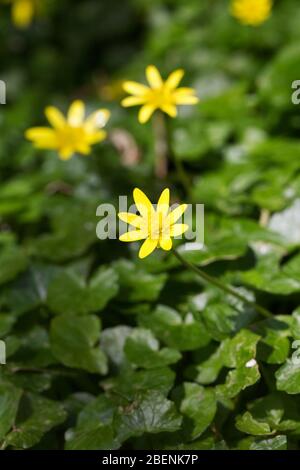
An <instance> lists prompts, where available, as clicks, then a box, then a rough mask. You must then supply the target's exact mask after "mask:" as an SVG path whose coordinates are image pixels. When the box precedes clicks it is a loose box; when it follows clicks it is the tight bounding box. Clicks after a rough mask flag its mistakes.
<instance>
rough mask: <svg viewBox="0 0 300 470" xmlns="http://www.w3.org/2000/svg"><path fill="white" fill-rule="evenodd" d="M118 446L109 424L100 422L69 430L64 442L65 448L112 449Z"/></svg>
mask: <svg viewBox="0 0 300 470" xmlns="http://www.w3.org/2000/svg"><path fill="white" fill-rule="evenodd" d="M119 447H120V445H119V444H118V443H117V441H116V439H115V438H114V433H113V429H112V427H111V425H106V424H102V423H98V424H94V425H88V426H86V427H83V428H80V429H78V430H75V431H69V433H68V437H67V442H66V450H114V449H118V448H119Z"/></svg>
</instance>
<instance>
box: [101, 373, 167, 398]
mask: <svg viewBox="0 0 300 470" xmlns="http://www.w3.org/2000/svg"><path fill="white" fill-rule="evenodd" d="M174 381H175V373H174V372H173V371H172V370H171V369H169V368H168V367H161V368H157V369H148V370H139V371H132V370H130V369H125V370H124V371H123V372H122V373H121V374H120V375H119V376H117V377H116V378H114V377H112V378H109V379H107V380H105V381H104V382H102V385H103V387H104V389H105V390H108V391H110V390H113V391H114V393H115V394H117V395H119V394H121V396H122V395H123V396H124V397H126V398H127V399H128V400H131V399H133V397H135V396H136V394H137V393H139V392H146V391H149V390H153V391H157V392H160V393H161V394H162V395H168V393H169V392H170V390H171V388H172V387H173V385H174Z"/></svg>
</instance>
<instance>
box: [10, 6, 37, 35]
mask: <svg viewBox="0 0 300 470" xmlns="http://www.w3.org/2000/svg"><path fill="white" fill-rule="evenodd" d="M2 2H3V3H4V2H5V3H12V20H13V22H14V24H15V25H16V26H17V27H18V28H27V26H29V25H30V23H31V22H32V18H33V16H34V13H35V10H36V2H37V0H2Z"/></svg>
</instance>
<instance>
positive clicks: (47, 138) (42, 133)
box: [25, 127, 57, 149]
mask: <svg viewBox="0 0 300 470" xmlns="http://www.w3.org/2000/svg"><path fill="white" fill-rule="evenodd" d="M25 137H26V139H28V140H31V141H32V142H34V143H35V145H36V146H37V147H39V148H44V149H55V148H57V135H56V132H55V131H54V130H53V129H50V128H49V127H32V128H31V129H28V130H27V131H26V132H25Z"/></svg>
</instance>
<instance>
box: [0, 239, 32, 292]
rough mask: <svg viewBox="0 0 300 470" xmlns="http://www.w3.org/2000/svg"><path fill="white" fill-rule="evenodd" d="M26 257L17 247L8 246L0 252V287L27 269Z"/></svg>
mask: <svg viewBox="0 0 300 470" xmlns="http://www.w3.org/2000/svg"><path fill="white" fill-rule="evenodd" d="M27 263H28V260H27V257H26V255H25V254H24V251H23V250H22V249H21V248H19V247H17V246H10V245H8V246H7V247H5V248H2V250H1V251H0V285H1V284H4V283H6V282H8V281H11V280H13V279H14V278H15V277H16V276H17V275H18V274H19V273H21V272H22V271H25V269H26V267H27Z"/></svg>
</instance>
